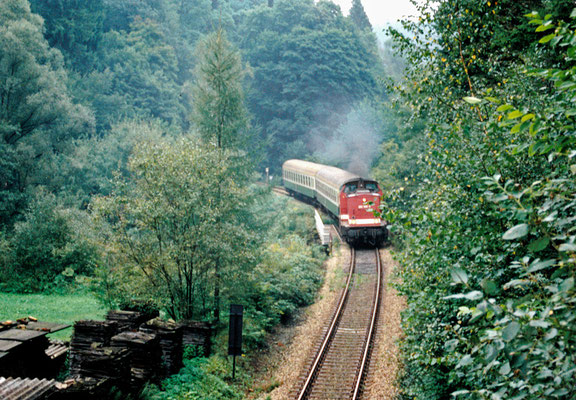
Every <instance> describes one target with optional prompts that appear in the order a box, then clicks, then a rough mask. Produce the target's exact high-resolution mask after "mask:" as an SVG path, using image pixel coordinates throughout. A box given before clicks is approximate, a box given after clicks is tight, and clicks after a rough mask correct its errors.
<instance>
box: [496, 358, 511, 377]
mask: <svg viewBox="0 0 576 400" xmlns="http://www.w3.org/2000/svg"><path fill="white" fill-rule="evenodd" d="M511 370H512V368H510V363H509V362H508V361H506V362H505V363H504V364H502V366H501V367H500V369H499V370H498V372H499V373H500V375H508V374H509V373H510V371H511Z"/></svg>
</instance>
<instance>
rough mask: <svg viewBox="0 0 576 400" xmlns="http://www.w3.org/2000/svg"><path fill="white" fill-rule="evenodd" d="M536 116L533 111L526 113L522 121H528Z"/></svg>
mask: <svg viewBox="0 0 576 400" xmlns="http://www.w3.org/2000/svg"><path fill="white" fill-rule="evenodd" d="M535 116H536V115H534V114H532V113H530V114H526V115H525V116H523V117H522V119H521V120H520V121H522V122H526V121H528V120H529V119H532V118H534V117H535Z"/></svg>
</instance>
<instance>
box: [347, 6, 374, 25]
mask: <svg viewBox="0 0 576 400" xmlns="http://www.w3.org/2000/svg"><path fill="white" fill-rule="evenodd" d="M350 19H351V20H352V22H354V25H356V26H357V27H358V28H360V30H370V31H371V30H372V24H371V23H370V20H369V19H368V16H367V15H366V11H364V6H362V1H361V0H354V1H353V2H352V8H350Z"/></svg>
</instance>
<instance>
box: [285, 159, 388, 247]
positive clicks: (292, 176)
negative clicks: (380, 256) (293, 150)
mask: <svg viewBox="0 0 576 400" xmlns="http://www.w3.org/2000/svg"><path fill="white" fill-rule="evenodd" d="M282 180H283V183H284V187H285V188H286V191H287V192H288V193H289V194H290V195H291V196H294V197H296V198H300V199H301V200H304V201H306V202H308V203H311V204H313V205H316V206H319V207H320V208H322V209H323V210H324V211H325V212H326V213H328V214H329V215H330V216H331V217H332V218H333V219H334V220H336V221H338V230H339V232H340V235H341V236H342V238H343V239H344V240H346V242H348V243H349V244H351V245H353V246H356V245H371V246H381V245H383V244H384V243H385V242H386V240H387V239H388V230H387V229H386V221H384V220H383V219H382V218H380V217H378V216H377V215H375V211H378V210H379V208H380V199H381V197H382V190H381V189H380V186H378V182H376V181H375V180H373V179H366V178H363V177H361V176H360V175H356V174H353V173H352V172H349V171H345V170H343V169H340V168H336V167H332V166H328V165H322V164H316V163H313V162H309V161H303V160H295V159H294V160H287V161H285V162H284V164H283V165H282Z"/></svg>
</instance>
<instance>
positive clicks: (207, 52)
mask: <svg viewBox="0 0 576 400" xmlns="http://www.w3.org/2000/svg"><path fill="white" fill-rule="evenodd" d="M197 58H198V60H199V64H198V66H197V67H196V71H195V75H196V80H197V81H196V86H195V88H194V90H193V97H194V110H193V115H192V122H193V123H194V125H195V128H196V130H197V131H198V133H200V136H201V137H202V139H203V140H204V141H206V142H213V143H214V144H215V145H216V146H217V147H218V148H222V149H238V148H239V147H240V146H241V144H242V142H243V138H242V134H243V133H245V130H246V128H247V126H248V117H247V111H246V107H245V106H244V92H243V89H242V79H243V78H244V70H243V68H242V62H241V60H240V54H239V53H238V51H237V50H235V49H234V48H233V47H232V44H231V43H230V42H229V41H228V39H227V38H226V35H225V33H224V31H223V30H222V29H218V30H217V31H216V32H215V33H213V34H211V35H208V36H207V37H206V38H205V39H204V40H203V41H202V42H201V43H200V44H199V45H198V48H197Z"/></svg>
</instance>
